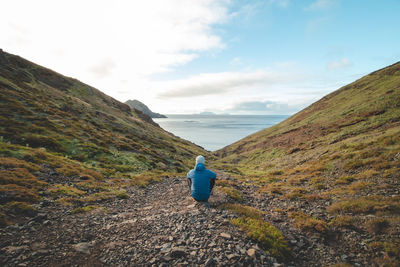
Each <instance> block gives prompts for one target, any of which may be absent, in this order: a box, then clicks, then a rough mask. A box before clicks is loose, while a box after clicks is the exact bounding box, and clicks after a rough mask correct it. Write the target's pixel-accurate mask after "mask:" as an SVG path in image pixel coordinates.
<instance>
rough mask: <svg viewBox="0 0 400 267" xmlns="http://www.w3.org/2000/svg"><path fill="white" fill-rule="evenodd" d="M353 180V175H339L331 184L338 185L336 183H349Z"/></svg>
mask: <svg viewBox="0 0 400 267" xmlns="http://www.w3.org/2000/svg"><path fill="white" fill-rule="evenodd" d="M353 181H354V177H351V176H341V177H340V178H338V179H337V180H336V181H335V182H334V183H333V184H334V185H338V184H350V183H352V182H353Z"/></svg>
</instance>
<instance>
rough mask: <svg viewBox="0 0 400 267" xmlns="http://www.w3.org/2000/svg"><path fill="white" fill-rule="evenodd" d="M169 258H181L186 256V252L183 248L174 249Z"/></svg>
mask: <svg viewBox="0 0 400 267" xmlns="http://www.w3.org/2000/svg"><path fill="white" fill-rule="evenodd" d="M169 256H170V257H172V258H181V257H184V256H186V251H185V250H184V249H182V248H173V249H172V250H171V252H170V253H169Z"/></svg>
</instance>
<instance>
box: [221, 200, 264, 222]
mask: <svg viewBox="0 0 400 267" xmlns="http://www.w3.org/2000/svg"><path fill="white" fill-rule="evenodd" d="M222 208H223V209H227V210H230V211H233V212H234V213H236V214H238V215H240V216H244V217H248V218H252V219H262V215H263V212H262V211H260V210H258V209H256V208H253V207H250V206H244V205H240V204H230V203H227V204H224V205H222Z"/></svg>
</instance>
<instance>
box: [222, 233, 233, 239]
mask: <svg viewBox="0 0 400 267" xmlns="http://www.w3.org/2000/svg"><path fill="white" fill-rule="evenodd" d="M220 236H221V237H223V238H226V239H231V235H230V234H228V233H220Z"/></svg>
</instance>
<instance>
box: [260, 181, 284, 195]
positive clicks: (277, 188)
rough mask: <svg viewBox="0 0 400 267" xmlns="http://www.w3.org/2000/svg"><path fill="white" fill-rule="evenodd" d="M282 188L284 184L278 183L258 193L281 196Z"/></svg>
mask: <svg viewBox="0 0 400 267" xmlns="http://www.w3.org/2000/svg"><path fill="white" fill-rule="evenodd" d="M282 187H283V183H282V182H277V183H272V184H268V185H266V186H264V187H261V188H260V189H259V190H258V191H259V192H260V193H267V194H269V195H273V194H280V195H282V193H283V192H282Z"/></svg>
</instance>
